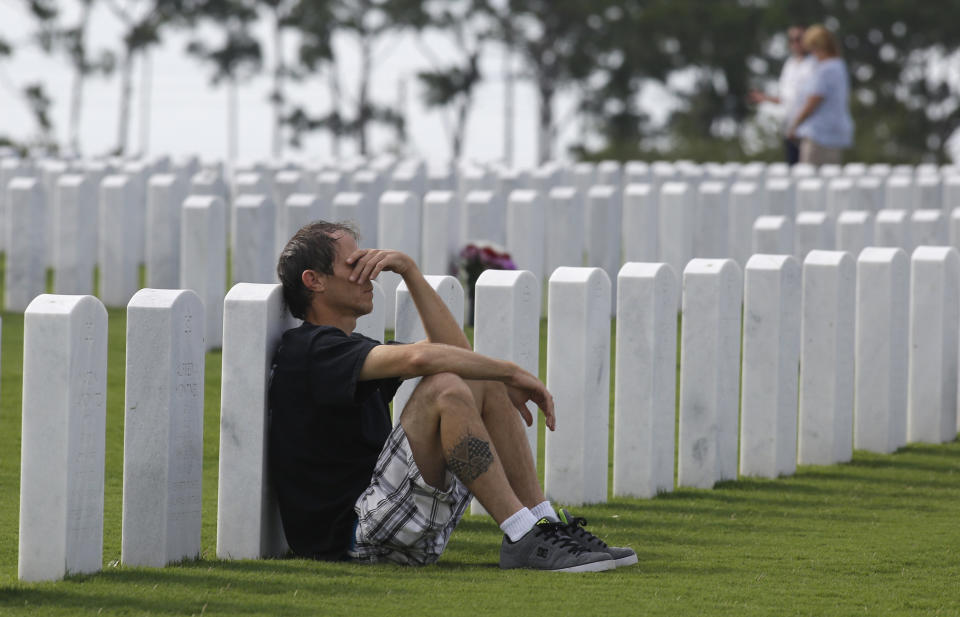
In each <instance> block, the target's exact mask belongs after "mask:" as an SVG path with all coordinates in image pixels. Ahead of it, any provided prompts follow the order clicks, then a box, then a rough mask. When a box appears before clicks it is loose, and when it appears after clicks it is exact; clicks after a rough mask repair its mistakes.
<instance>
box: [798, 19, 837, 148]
mask: <svg viewBox="0 0 960 617" xmlns="http://www.w3.org/2000/svg"><path fill="white" fill-rule="evenodd" d="M803 45H804V47H806V48H807V49H808V50H809V51H810V53H812V54H813V55H814V57H815V58H816V59H817V64H816V66H815V67H814V69H813V75H812V76H811V78H810V80H809V81H808V83H807V88H806V92H805V97H806V101H805V102H804V103H803V107H802V108H801V109H800V113H799V114H797V117H796V118H795V119H794V121H793V125H792V126H791V127H790V129H789V131H788V137H797V138H800V140H801V142H800V162H801V163H811V164H813V165H823V164H827V163H833V164H839V163H840V162H841V159H842V156H841V155H842V151H843V149H844V148H849V147H850V146H851V145H852V144H853V119H852V118H851V117H850V75H849V73H848V72H847V64H846V62H844V61H843V59H842V58H841V57H840V45H839V44H838V43H837V39H836V37H835V36H834V35H833V33H831V32H830V31H829V30H827V29H826V28H824V27H823V26H821V25H816V26H810V27H809V28H807V31H806V32H805V33H804V35H803Z"/></svg>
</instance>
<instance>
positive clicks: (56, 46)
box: [30, 0, 114, 156]
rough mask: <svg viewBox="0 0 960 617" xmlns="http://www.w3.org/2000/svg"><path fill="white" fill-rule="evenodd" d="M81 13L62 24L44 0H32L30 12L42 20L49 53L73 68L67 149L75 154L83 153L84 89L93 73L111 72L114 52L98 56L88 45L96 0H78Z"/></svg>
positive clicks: (41, 33)
mask: <svg viewBox="0 0 960 617" xmlns="http://www.w3.org/2000/svg"><path fill="white" fill-rule="evenodd" d="M77 4H78V5H79V6H78V16H77V19H76V21H75V22H74V23H72V24H70V25H63V24H62V23H60V20H59V18H60V17H61V13H60V12H59V11H58V10H57V9H56V6H55V5H53V4H52V3H48V2H46V1H45V0H30V8H31V13H32V14H33V16H34V17H35V18H36V20H37V22H38V24H39V27H40V29H39V32H38V34H37V39H38V40H39V42H40V46H41V47H42V48H43V49H44V51H46V52H47V53H52V52H61V53H63V54H65V55H66V57H67V59H68V60H69V62H70V66H71V68H72V70H73V79H72V83H71V86H70V116H69V124H68V129H67V135H68V137H67V141H68V150H69V152H70V153H71V154H73V155H74V156H79V155H80V153H81V147H80V126H81V117H82V112H83V89H84V85H85V83H86V80H87V78H88V77H90V76H91V75H96V74H101V75H109V74H110V73H111V72H112V71H113V68H114V57H113V54H112V53H110V52H109V51H107V50H101V51H100V52H99V53H98V54H96V55H95V56H94V55H92V54H91V53H90V51H89V50H88V48H87V27H88V26H89V24H90V16H91V14H92V12H93V9H94V5H95V4H96V0H77Z"/></svg>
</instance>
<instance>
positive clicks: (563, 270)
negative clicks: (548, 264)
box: [550, 266, 610, 285]
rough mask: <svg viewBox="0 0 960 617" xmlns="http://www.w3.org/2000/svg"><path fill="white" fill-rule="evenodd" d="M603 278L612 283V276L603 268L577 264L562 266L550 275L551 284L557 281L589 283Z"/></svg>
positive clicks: (561, 282)
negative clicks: (585, 266) (578, 265)
mask: <svg viewBox="0 0 960 617" xmlns="http://www.w3.org/2000/svg"><path fill="white" fill-rule="evenodd" d="M596 278H602V279H605V280H606V282H607V284H608V285H609V284H610V277H609V276H607V273H606V272H604V271H603V268H579V267H575V266H560V267H559V268H557V269H556V270H554V271H553V274H551V275H550V284H551V285H553V284H555V283H560V284H563V283H578V284H582V283H589V282H590V281H592V280H594V279H596Z"/></svg>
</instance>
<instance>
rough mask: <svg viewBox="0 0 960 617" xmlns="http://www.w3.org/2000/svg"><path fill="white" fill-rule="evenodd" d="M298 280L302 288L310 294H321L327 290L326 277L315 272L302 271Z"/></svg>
mask: <svg viewBox="0 0 960 617" xmlns="http://www.w3.org/2000/svg"><path fill="white" fill-rule="evenodd" d="M300 280H301V281H303V285H304V287H306V288H307V289H309V290H310V291H312V292H316V293H323V292H324V291H326V290H327V277H325V276H322V275H320V274H319V273H317V272H316V271H315V270H304V271H303V273H301V274H300Z"/></svg>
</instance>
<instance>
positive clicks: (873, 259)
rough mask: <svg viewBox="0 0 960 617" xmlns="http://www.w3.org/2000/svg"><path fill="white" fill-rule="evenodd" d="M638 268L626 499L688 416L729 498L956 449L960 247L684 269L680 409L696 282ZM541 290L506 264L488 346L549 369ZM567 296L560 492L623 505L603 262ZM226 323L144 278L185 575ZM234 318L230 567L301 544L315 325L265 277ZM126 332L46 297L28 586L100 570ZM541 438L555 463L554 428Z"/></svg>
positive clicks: (370, 330) (129, 414)
mask: <svg viewBox="0 0 960 617" xmlns="http://www.w3.org/2000/svg"><path fill="white" fill-rule="evenodd" d="M199 226H200V227H202V225H199ZM908 269H909V271H908ZM618 276H619V278H620V285H619V293H618V298H617V318H618V328H617V357H616V365H615V370H616V377H615V384H616V385H615V388H616V389H615V401H614V402H615V410H614V452H613V461H614V464H613V467H614V494H615V495H623V496H635V497H650V496H653V495H655V494H656V493H658V492H663V491H669V490H672V488H673V460H674V440H673V426H674V421H675V419H676V418H677V413H678V411H677V410H678V409H679V435H678V440H677V441H676V453H677V459H678V466H677V484H678V485H679V486H693V487H702V488H709V487H711V486H713V484H714V483H715V482H717V481H721V480H724V479H734V478H736V477H737V475H738V473H739V474H742V475H748V476H763V477H776V476H778V475H787V474H791V473H793V471H794V470H795V468H796V465H797V463H798V462H799V463H811V464H830V463H835V462H841V461H845V460H849V458H850V456H851V454H852V448H853V447H854V446H855V447H857V448H862V449H866V450H871V451H877V452H891V451H893V450H895V449H896V448H898V447H900V446H902V445H904V444H906V443H908V442H914V441H925V442H942V441H947V440H950V439H953V438H954V437H955V436H956V433H957V430H958V417H957V385H956V375H957V367H958V362H957V348H958V325H957V324H958V321H960V257H958V255H957V252H956V251H955V250H954V249H952V248H949V247H919V248H917V249H916V250H915V251H914V253H913V256H912V259H911V260H909V264H908V259H907V256H906V254H905V253H904V252H903V251H902V250H901V249H897V248H867V249H865V250H864V251H863V252H862V253H861V254H860V256H859V258H858V259H857V262H856V269H855V268H854V260H853V259H852V258H851V257H850V256H849V254H848V253H844V252H828V251H813V252H811V253H810V255H809V256H808V257H807V258H806V260H805V262H804V265H803V268H802V273H801V266H800V264H799V262H798V261H797V260H796V259H795V258H793V257H792V256H786V255H763V254H758V255H754V256H753V257H752V258H751V259H750V261H749V262H748V264H747V266H746V268H745V270H744V273H743V274H741V270H740V268H739V267H738V266H737V264H736V263H735V262H734V261H732V260H710V259H696V260H693V261H691V263H690V264H689V265H688V266H687V268H686V270H685V271H684V274H683V294H682V317H683V318H682V324H683V328H682V331H681V339H680V347H681V356H680V357H681V364H680V384H679V385H680V387H679V402H677V400H676V399H675V398H674V397H675V395H676V389H675V382H674V376H675V367H676V354H677V348H676V332H677V319H676V313H675V307H676V305H677V298H678V295H679V285H678V280H677V277H676V276H675V274H674V273H673V271H672V269H671V268H670V267H669V266H668V265H666V264H663V263H628V264H626V265H625V266H624V267H623V268H621V270H620V272H619V275H618ZM427 280H428V282H429V284H430V285H431V286H432V287H433V288H434V289H435V290H436V291H437V292H438V293H439V294H440V297H441V298H442V299H443V301H444V302H445V304H446V305H447V306H448V307H449V308H450V309H451V311H452V312H453V314H454V315H456V316H459V315H462V314H463V310H462V309H463V302H464V293H463V289H462V287H461V286H460V285H459V283H458V282H457V281H456V279H454V278H452V277H449V276H429V277H427ZM908 285H909V288H908ZM539 287H540V285H539V283H538V282H537V281H536V279H535V278H534V277H533V275H532V274H531V273H529V272H526V271H512V272H511V271H489V272H486V273H484V275H483V276H482V277H481V280H480V282H479V283H478V286H477V327H476V348H477V350H478V351H479V352H481V353H486V354H489V355H491V356H494V357H499V358H503V359H507V360H511V361H514V362H517V363H518V364H519V365H521V366H523V367H525V368H527V370H532V371H533V370H536V369H537V365H538V350H539V314H540V309H539V302H540V294H539ZM549 287H550V295H549V298H550V306H549V321H548V340H547V386H548V387H549V388H550V390H551V391H552V392H553V395H554V400H555V403H556V413H557V418H558V428H557V431H556V432H548V434H547V439H546V444H545V448H546V458H545V470H544V473H545V489H546V492H547V494H548V496H550V498H551V499H553V500H555V501H557V502H560V503H567V504H578V503H593V502H602V501H605V500H606V499H607V469H608V459H609V455H608V451H607V444H608V439H609V425H608V421H609V392H610V306H609V303H610V280H609V278H608V277H607V275H606V273H605V271H604V270H603V269H600V268H576V267H563V268H559V269H557V270H556V271H555V272H554V273H553V275H552V276H551V279H550V285H549ZM375 291H376V293H375V301H374V305H375V310H374V311H373V312H372V313H371V314H370V315H368V316H365V317H364V318H362V319H361V320H360V321H359V322H358V324H357V330H358V331H360V332H363V333H364V334H367V335H368V336H371V337H374V338H382V337H383V334H384V330H385V325H386V320H385V307H386V302H385V297H384V293H383V289H382V287H381V286H380V285H379V284H376V285H375ZM395 293H396V305H395V311H396V315H397V316H396V323H397V330H396V336H397V338H398V340H405V341H415V340H418V339H419V338H422V337H423V336H424V328H423V324H422V323H421V322H420V318H419V315H418V314H417V312H416V307H415V305H414V303H413V300H412V297H411V296H410V294H409V291H408V290H407V289H406V285H405V284H404V283H401V285H399V286H398V287H397V289H396V292H395ZM741 307H742V311H743V316H742V321H741ZM205 312H206V311H205V308H204V305H203V302H202V300H201V298H200V297H199V296H198V295H197V294H196V293H194V292H192V291H187V290H155V289H143V290H140V291H139V292H137V293H136V294H135V296H134V297H133V298H132V299H131V301H130V303H129V305H128V317H127V319H128V329H127V354H126V357H127V360H126V362H127V367H126V388H125V392H126V395H125V405H124V407H125V418H124V491H123V521H122V533H123V536H122V549H121V560H122V561H123V562H124V563H127V564H131V565H153V566H162V565H165V564H167V563H171V562H174V561H179V560H182V559H185V558H191V557H195V556H196V555H197V554H198V553H199V543H200V515H201V477H202V473H201V472H202V460H203V456H202V448H203V446H202V444H203V437H202V436H203V389H204V388H203V384H204V351H205V349H206V345H205V343H204V339H205V332H206V323H207V320H206V319H205ZM224 320H225V344H224V348H223V371H222V388H223V392H222V397H221V406H222V408H221V425H220V444H221V445H220V456H221V459H220V465H219V469H220V480H219V488H220V493H219V501H218V514H217V516H218V529H217V554H218V556H219V557H221V558H253V557H259V556H264V555H276V554H282V553H283V552H284V551H285V544H284V540H283V534H282V530H281V529H280V524H279V518H278V515H277V510H276V503H275V501H274V499H273V496H272V493H271V490H270V485H269V474H268V470H267V459H266V444H267V421H268V404H267V389H268V384H269V372H270V364H271V358H272V355H273V352H274V350H275V348H276V345H277V342H278V341H279V337H280V335H281V334H282V332H283V331H284V330H285V329H286V328H288V327H291V326H292V325H294V324H295V321H294V320H292V319H291V318H290V316H289V315H288V314H287V313H286V311H285V310H284V308H283V305H282V294H281V292H280V287H279V285H275V284H273V285H271V284H248V283H241V284H238V285H236V286H235V287H234V288H233V289H232V290H231V291H230V293H229V294H228V295H227V297H226V300H225V309H224ZM106 321H107V317H106V311H105V310H104V307H103V304H102V303H101V302H100V301H99V300H97V299H96V298H93V297H91V296H81V295H72V296H70V295H41V296H38V297H37V298H35V299H34V300H33V301H32V302H31V304H30V306H29V307H28V309H27V310H26V312H25V330H24V386H23V388H24V389H23V425H22V426H23V429H22V430H23V434H22V446H21V447H22V450H21V453H22V461H21V484H20V485H21V502H20V552H19V576H20V578H21V579H23V580H48V579H57V578H61V577H62V576H64V575H65V574H67V573H82V572H92V571H96V570H98V569H99V567H100V563H101V554H102V543H103V536H102V533H103V485H104V469H103V465H104V447H105V443H104V439H105V437H104V434H105V414H106V400H105V391H106V336H107V323H106ZM741 345H742V346H741ZM741 349H742V369H741V359H740V354H741ZM798 367H799V376H798V371H797V369H798ZM51 375H53V376H55V377H56V379H59V380H60V381H59V382H55V383H51V382H50V378H51V377H50V376H51ZM414 387H415V381H414V380H408V382H405V384H404V387H403V389H401V391H400V392H398V394H397V397H396V400H395V403H394V413H395V419H396V418H399V416H400V414H401V413H402V412H403V408H404V404H405V402H406V400H408V399H409V395H410V393H411V392H412V389H413V388H414ZM528 438H529V441H530V445H531V448H532V449H533V451H536V431H535V430H530V431H529V432H528ZM738 448H739V455H738ZM50 451H55V452H60V453H61V456H58V457H54V458H51V457H50V456H49V452H50Z"/></svg>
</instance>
